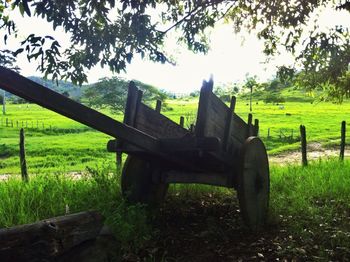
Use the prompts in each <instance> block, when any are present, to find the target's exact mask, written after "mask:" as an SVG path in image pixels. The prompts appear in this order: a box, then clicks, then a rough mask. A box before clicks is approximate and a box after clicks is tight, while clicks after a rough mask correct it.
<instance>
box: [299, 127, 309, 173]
mask: <svg viewBox="0 0 350 262" xmlns="http://www.w3.org/2000/svg"><path fill="white" fill-rule="evenodd" d="M300 140H301V157H302V164H303V166H307V155H306V153H307V151H306V128H305V126H304V125H300Z"/></svg>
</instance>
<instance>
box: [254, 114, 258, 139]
mask: <svg viewBox="0 0 350 262" xmlns="http://www.w3.org/2000/svg"><path fill="white" fill-rule="evenodd" d="M258 135H259V119H257V118H256V119H255V120H254V136H258Z"/></svg>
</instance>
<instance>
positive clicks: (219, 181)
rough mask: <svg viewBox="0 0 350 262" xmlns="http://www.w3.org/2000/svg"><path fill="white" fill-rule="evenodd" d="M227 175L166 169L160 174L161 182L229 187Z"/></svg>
mask: <svg viewBox="0 0 350 262" xmlns="http://www.w3.org/2000/svg"><path fill="white" fill-rule="evenodd" d="M229 176H230V175H229V174H226V173H210V172H205V173H190V172H178V171H168V172H165V173H164V174H162V182H163V183H183V184H192V183H200V184H207V185H215V186H224V187H231V185H230V184H229V181H228V178H229Z"/></svg>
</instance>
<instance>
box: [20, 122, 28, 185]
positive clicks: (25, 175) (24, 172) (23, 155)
mask: <svg viewBox="0 0 350 262" xmlns="http://www.w3.org/2000/svg"><path fill="white" fill-rule="evenodd" d="M19 159H20V165H21V174H22V180H23V181H24V182H28V180H29V178H28V172H27V162H26V151H25V147H24V130H23V128H21V130H20V132H19Z"/></svg>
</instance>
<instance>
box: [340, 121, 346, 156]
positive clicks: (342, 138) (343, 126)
mask: <svg viewBox="0 0 350 262" xmlns="http://www.w3.org/2000/svg"><path fill="white" fill-rule="evenodd" d="M345 137H346V122H345V121H342V122H341V136H340V160H341V161H343V160H344V152H345Z"/></svg>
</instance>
